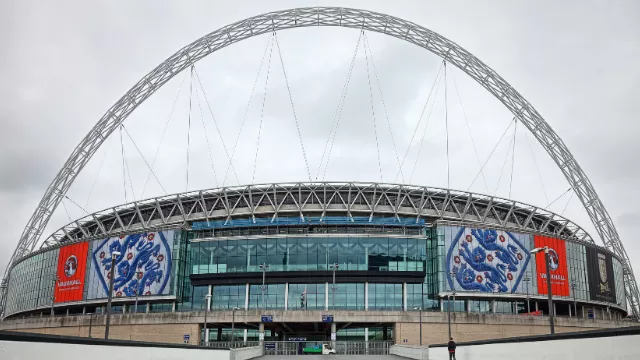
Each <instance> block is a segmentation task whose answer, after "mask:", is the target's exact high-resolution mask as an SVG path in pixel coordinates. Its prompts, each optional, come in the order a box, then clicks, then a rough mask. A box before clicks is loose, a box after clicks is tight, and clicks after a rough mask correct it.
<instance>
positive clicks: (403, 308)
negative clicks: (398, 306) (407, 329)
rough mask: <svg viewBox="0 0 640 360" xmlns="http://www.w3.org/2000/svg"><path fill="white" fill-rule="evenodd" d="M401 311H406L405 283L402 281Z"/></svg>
mask: <svg viewBox="0 0 640 360" xmlns="http://www.w3.org/2000/svg"><path fill="white" fill-rule="evenodd" d="M402 311H407V283H406V282H403V283H402Z"/></svg>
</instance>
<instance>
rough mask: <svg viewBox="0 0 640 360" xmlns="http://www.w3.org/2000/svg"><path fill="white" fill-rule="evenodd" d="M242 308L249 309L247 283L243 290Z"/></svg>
mask: <svg viewBox="0 0 640 360" xmlns="http://www.w3.org/2000/svg"><path fill="white" fill-rule="evenodd" d="M244 309H245V310H249V284H247V288H246V289H245V292H244Z"/></svg>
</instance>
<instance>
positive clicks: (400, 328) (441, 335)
mask: <svg viewBox="0 0 640 360" xmlns="http://www.w3.org/2000/svg"><path fill="white" fill-rule="evenodd" d="M592 326H593V325H592ZM596 329H598V328H597V327H586V326H585V327H579V326H556V332H557V333H567V332H577V331H588V330H596ZM548 333H549V324H548V323H545V324H544V325H539V324H527V323H523V324H508V323H506V324H486V323H480V324H473V323H453V324H451V336H453V338H454V339H455V340H456V341H458V342H466V341H478V340H491V339H505V338H511V337H517V336H532V335H545V334H548ZM448 334H449V328H448V324H446V323H445V324H434V323H423V324H422V344H423V345H424V346H427V345H429V344H441V343H443V342H446V341H448ZM394 337H395V339H394V342H395V343H396V344H403V345H404V344H406V345H418V344H420V324H416V323H398V324H396V326H395V328H394Z"/></svg>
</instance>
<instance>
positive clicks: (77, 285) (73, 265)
mask: <svg viewBox="0 0 640 360" xmlns="http://www.w3.org/2000/svg"><path fill="white" fill-rule="evenodd" d="M88 249H89V243H88V242H82V243H78V244H73V245H67V246H64V247H62V248H60V255H58V272H57V275H58V281H57V282H56V289H55V293H54V294H55V302H56V303H62V302H69V301H81V300H82V292H83V290H84V275H85V270H86V268H87V251H88Z"/></svg>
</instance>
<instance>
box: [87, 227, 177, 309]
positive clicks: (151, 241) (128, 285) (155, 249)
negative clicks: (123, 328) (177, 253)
mask: <svg viewBox="0 0 640 360" xmlns="http://www.w3.org/2000/svg"><path fill="white" fill-rule="evenodd" d="M175 234H176V232H175V231H173V230H169V231H158V232H148V233H139V234H130V235H122V236H120V237H113V238H108V239H104V240H97V241H94V242H93V243H92V251H91V270H90V273H89V289H88V292H87V299H101V298H106V297H107V294H108V293H109V279H110V276H111V254H112V253H114V252H119V253H120V255H119V256H117V257H116V262H115V269H114V271H115V273H114V274H115V275H114V281H113V296H114V297H135V296H136V294H138V296H153V295H168V294H169V290H170V284H169V283H170V279H171V249H172V247H173V237H174V235H175ZM178 234H179V233H178Z"/></svg>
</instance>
